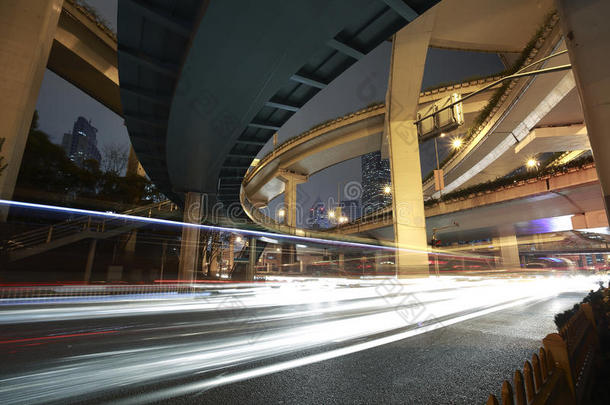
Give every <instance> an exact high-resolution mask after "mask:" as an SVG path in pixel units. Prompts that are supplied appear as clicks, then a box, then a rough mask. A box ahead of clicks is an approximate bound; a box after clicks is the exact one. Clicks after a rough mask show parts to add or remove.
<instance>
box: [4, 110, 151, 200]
mask: <svg viewBox="0 0 610 405" xmlns="http://www.w3.org/2000/svg"><path fill="white" fill-rule="evenodd" d="M159 195H160V193H159V192H158V191H157V190H156V188H155V187H154V186H153V185H152V183H151V182H150V181H149V180H147V179H146V178H144V177H141V176H134V175H132V176H126V177H121V176H118V175H117V174H116V173H113V172H103V171H102V170H101V169H100V164H99V162H97V161H96V160H87V161H85V162H84V163H83V167H82V168H81V167H79V166H77V165H76V164H75V163H74V162H72V161H71V160H70V159H69V158H68V156H67V155H66V153H65V152H64V150H63V149H62V148H61V147H60V146H58V145H56V144H54V143H52V142H51V141H50V140H49V137H48V136H47V134H45V133H44V132H42V131H40V130H39V129H38V115H37V113H35V114H34V118H33V119H32V126H31V128H30V133H29V136H28V140H27V144H26V147H25V152H24V155H23V161H22V165H21V169H20V171H19V177H18V179H17V185H16V188H15V199H16V200H22V201H30V202H41V203H49V202H52V203H56V204H57V203H61V204H62V205H66V206H78V207H82V208H98V209H100V208H101V207H104V206H109V205H129V206H131V205H137V204H148V203H150V202H151V201H154V200H156V199H158V198H159Z"/></svg>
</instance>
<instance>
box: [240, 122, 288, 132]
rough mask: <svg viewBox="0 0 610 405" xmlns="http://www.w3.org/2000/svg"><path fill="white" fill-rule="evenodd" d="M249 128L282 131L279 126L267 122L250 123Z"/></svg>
mask: <svg viewBox="0 0 610 405" xmlns="http://www.w3.org/2000/svg"><path fill="white" fill-rule="evenodd" d="M248 126H249V127H250V128H260V129H270V130H272V131H278V130H279V129H280V127H279V126H277V125H273V124H271V123H266V122H250V123H248Z"/></svg>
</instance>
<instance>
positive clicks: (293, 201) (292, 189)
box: [279, 170, 307, 228]
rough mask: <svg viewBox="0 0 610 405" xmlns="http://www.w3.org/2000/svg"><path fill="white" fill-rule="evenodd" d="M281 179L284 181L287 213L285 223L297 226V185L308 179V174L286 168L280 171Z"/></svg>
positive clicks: (292, 226)
mask: <svg viewBox="0 0 610 405" xmlns="http://www.w3.org/2000/svg"><path fill="white" fill-rule="evenodd" d="M279 179H280V180H281V181H282V182H283V183H284V206H285V208H286V214H285V217H284V224H285V225H288V226H289V227H291V228H296V227H297V210H298V205H297V185H298V184H301V183H304V182H306V181H307V176H305V175H303V174H298V173H293V172H289V171H286V170H283V171H281V172H280V175H279Z"/></svg>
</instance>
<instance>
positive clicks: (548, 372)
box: [487, 303, 599, 405]
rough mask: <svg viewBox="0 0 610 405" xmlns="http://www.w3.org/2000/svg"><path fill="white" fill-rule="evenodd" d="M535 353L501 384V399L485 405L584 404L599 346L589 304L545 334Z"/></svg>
mask: <svg viewBox="0 0 610 405" xmlns="http://www.w3.org/2000/svg"><path fill="white" fill-rule="evenodd" d="M542 344H543V346H544V347H541V348H540V350H539V353H537V354H536V353H534V354H533V355H532V360H531V362H530V361H529V360H526V361H525V364H524V365H523V372H521V371H520V370H516V371H515V374H514V377H513V382H512V384H511V383H510V382H509V381H507V380H505V381H504V383H503V384H502V391H501V401H502V402H499V401H498V399H497V398H496V397H495V395H490V396H489V399H488V400H487V405H500V403H501V404H502V405H545V404H549V405H550V404H553V405H580V404H586V403H588V399H589V398H588V395H589V393H590V388H591V383H592V381H593V378H592V373H593V360H594V359H595V357H596V354H597V351H598V349H599V342H598V340H597V330H596V326H595V318H594V317H593V310H592V308H591V305H590V304H586V303H585V304H581V305H580V308H579V310H578V311H577V312H576V313H575V314H574V315H573V316H572V317H571V318H570V320H569V321H568V322H567V323H566V325H565V326H564V327H563V328H562V329H561V330H560V332H559V333H551V334H548V335H547V336H546V337H545V338H544V339H543V340H542Z"/></svg>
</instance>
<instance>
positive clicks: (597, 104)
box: [555, 0, 610, 217]
mask: <svg viewBox="0 0 610 405" xmlns="http://www.w3.org/2000/svg"><path fill="white" fill-rule="evenodd" d="M555 4H556V7H557V11H558V12H559V17H560V22H561V27H562V30H563V34H564V38H565V39H566V44H567V48H568V55H569V56H570V62H571V63H572V72H573V73H574V78H575V79H576V86H577V88H578V94H579V96H580V102H581V104H582V109H583V112H584V115H585V123H586V124H587V133H588V136H589V141H590V143H591V150H592V151H593V156H594V158H595V167H596V169H597V176H598V177H599V182H600V184H601V187H602V192H603V194H604V201H605V204H606V214H607V215H608V216H609V217H610V215H609V214H610V125H609V122H610V70H609V69H608V64H609V63H610V42H609V41H608V38H610V24H608V16H610V2H609V1H607V0H555Z"/></svg>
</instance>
